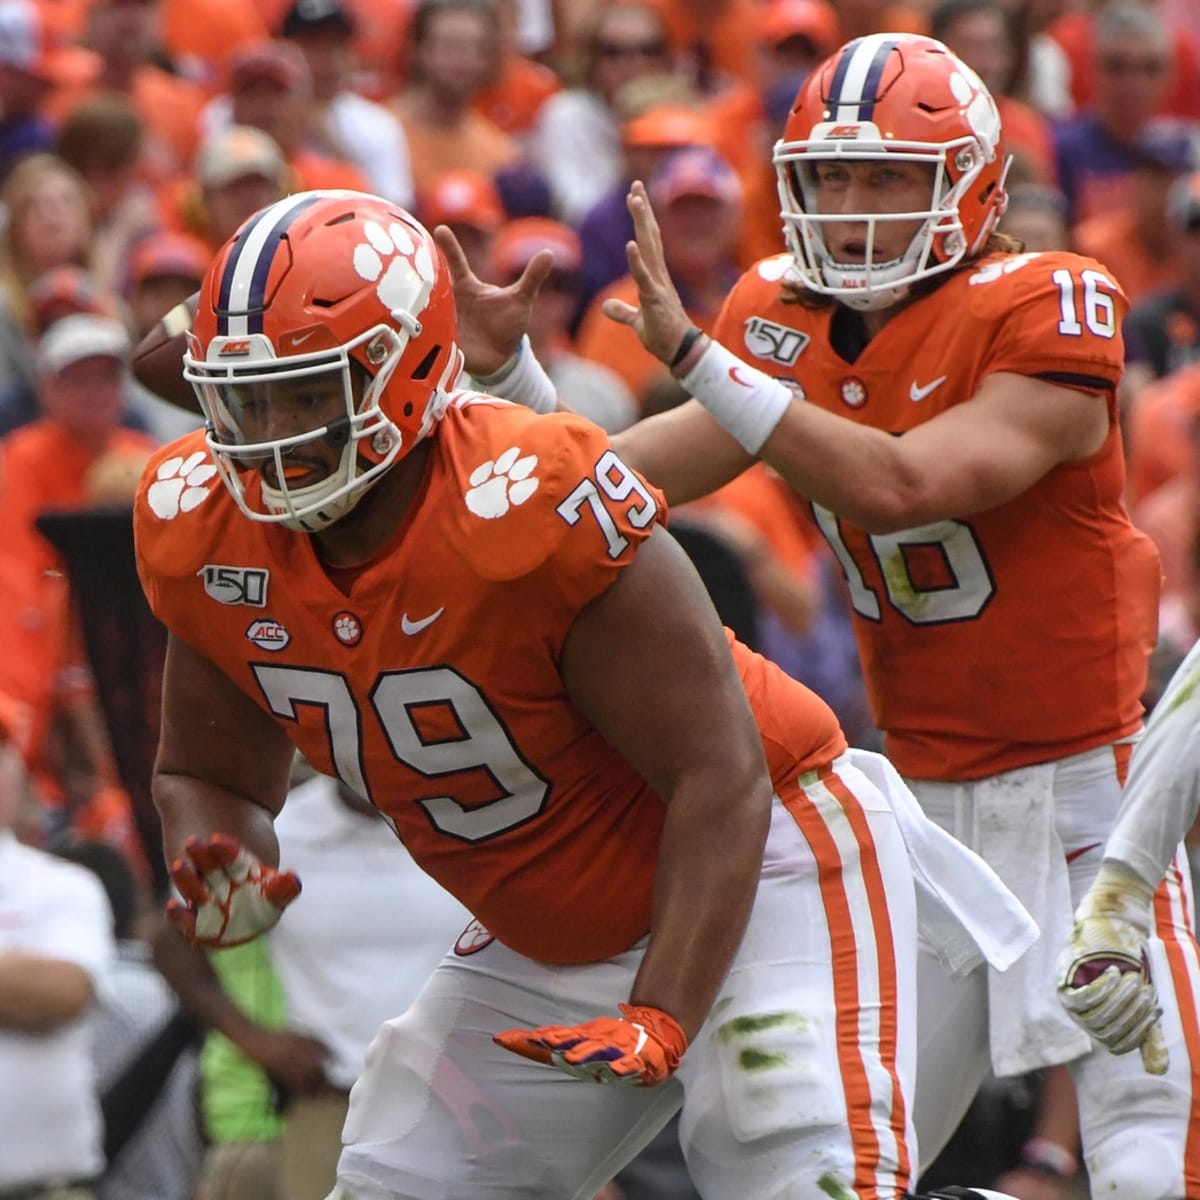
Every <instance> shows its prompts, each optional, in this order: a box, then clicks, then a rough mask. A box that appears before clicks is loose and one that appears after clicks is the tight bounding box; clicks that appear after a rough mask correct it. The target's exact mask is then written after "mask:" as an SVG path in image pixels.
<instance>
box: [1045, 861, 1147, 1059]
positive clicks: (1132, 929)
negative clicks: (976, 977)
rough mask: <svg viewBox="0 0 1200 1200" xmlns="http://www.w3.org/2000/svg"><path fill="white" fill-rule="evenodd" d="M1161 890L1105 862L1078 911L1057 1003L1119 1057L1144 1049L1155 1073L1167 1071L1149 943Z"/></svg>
mask: <svg viewBox="0 0 1200 1200" xmlns="http://www.w3.org/2000/svg"><path fill="white" fill-rule="evenodd" d="M1153 898H1154V889H1153V888H1151V887H1150V885H1149V884H1147V883H1146V882H1145V881H1144V880H1143V879H1142V878H1141V877H1140V876H1138V875H1136V874H1134V872H1133V871H1131V870H1129V868H1128V867H1125V866H1122V865H1121V864H1120V863H1117V862H1115V861H1113V860H1111V859H1105V860H1104V862H1103V863H1102V864H1101V867H1100V871H1099V873H1098V874H1097V876H1096V879H1095V882H1094V883H1093V884H1092V886H1091V888H1089V889H1088V893H1087V895H1086V896H1084V898H1083V902H1082V903H1081V904H1080V905H1079V907H1078V908H1077V909H1076V910H1075V927H1074V929H1072V930H1071V936H1070V938H1068V940H1067V945H1066V948H1065V949H1064V950H1063V952H1062V954H1061V955H1060V956H1059V960H1058V975H1059V984H1058V998H1059V999H1060V1000H1061V1001H1062V1005H1063V1007H1064V1008H1065V1009H1066V1010H1067V1012H1068V1013H1069V1014H1070V1016H1071V1017H1072V1018H1073V1019H1074V1020H1075V1022H1076V1023H1077V1024H1078V1025H1081V1026H1082V1027H1083V1029H1084V1030H1085V1031H1086V1032H1087V1033H1089V1034H1091V1036H1092V1037H1093V1038H1095V1039H1096V1041H1098V1042H1100V1043H1101V1044H1102V1045H1104V1046H1106V1047H1107V1048H1108V1049H1109V1050H1110V1051H1111V1052H1112V1053H1113V1054H1128V1053H1129V1052H1130V1051H1131V1050H1140V1051H1141V1053H1142V1066H1143V1067H1145V1069H1146V1070H1147V1071H1148V1072H1149V1073H1150V1074H1151V1075H1163V1074H1165V1073H1166V1070H1167V1061H1168V1059H1167V1046H1166V1043H1165V1041H1164V1040H1163V1034H1162V1026H1161V1024H1160V1022H1159V1017H1161V1016H1162V1006H1161V1005H1160V1004H1159V1002H1158V992H1157V991H1156V990H1155V988H1154V982H1153V980H1152V979H1151V978H1150V964H1149V959H1148V958H1147V955H1146V939H1147V937H1148V936H1149V933H1150V919H1151V905H1152V901H1153Z"/></svg>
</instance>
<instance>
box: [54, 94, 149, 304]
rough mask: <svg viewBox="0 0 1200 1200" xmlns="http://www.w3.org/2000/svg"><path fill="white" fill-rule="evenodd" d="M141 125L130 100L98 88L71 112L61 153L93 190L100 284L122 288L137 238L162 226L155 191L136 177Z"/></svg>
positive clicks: (94, 254)
mask: <svg viewBox="0 0 1200 1200" xmlns="http://www.w3.org/2000/svg"><path fill="white" fill-rule="evenodd" d="M142 142H143V127H142V122H141V120H140V118H139V117H138V115H137V113H136V111H135V110H134V108H133V105H132V104H131V103H130V102H129V100H128V99H127V98H126V97H125V96H122V95H120V94H118V93H115V92H99V93H97V94H96V95H94V96H92V97H90V98H88V99H86V100H84V101H82V102H81V103H80V104H78V105H77V106H76V107H75V108H73V109H72V110H71V112H70V113H68V114H67V117H66V120H65V121H63V125H62V129H61V130H60V132H59V137H58V146H57V150H58V156H59V157H60V158H61V159H62V160H63V161H64V162H65V163H67V164H68V166H71V167H74V168H75V170H76V171H78V172H79V174H80V175H81V176H82V177H83V179H84V181H85V182H86V183H87V185H88V188H89V189H90V192H91V199H92V219H93V222H94V234H93V240H92V270H93V272H94V273H95V275H96V278H97V279H98V280H99V281H100V284H101V286H102V287H104V288H106V289H108V290H110V291H113V292H117V293H120V292H123V291H124V290H125V285H126V283H127V282H128V279H127V276H126V272H127V268H128V259H129V252H130V249H131V248H132V246H133V244H134V242H136V241H137V240H138V239H139V238H141V237H144V236H145V235H146V234H147V233H148V232H150V231H151V230H152V229H154V228H156V227H157V225H158V211H157V206H156V203H155V197H154V193H153V191H152V190H151V189H150V187H149V186H147V184H146V182H145V181H144V180H143V179H141V178H139V177H138V164H139V162H140V158H141V148H142Z"/></svg>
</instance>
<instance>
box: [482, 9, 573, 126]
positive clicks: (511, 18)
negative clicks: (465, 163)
mask: <svg viewBox="0 0 1200 1200" xmlns="http://www.w3.org/2000/svg"><path fill="white" fill-rule="evenodd" d="M495 8H496V13H497V15H498V17H499V18H500V38H499V41H498V42H497V46H496V55H495V58H494V60H493V64H492V70H491V72H490V75H489V80H488V83H487V85H486V86H485V87H484V88H483V90H482V91H480V92H479V93H478V94H477V95H476V97H475V105H474V107H475V111H476V112H478V113H480V114H481V115H482V116H485V117H486V118H487V119H488V120H489V121H491V122H492V124H493V125H495V126H496V127H497V128H498V129H502V130H503V131H504V132H505V133H509V134H512V135H513V136H514V137H517V138H523V137H524V136H525V135H527V134H528V133H529V132H530V130H532V129H533V126H534V124H535V123H536V122H537V119H538V115H539V113H540V112H541V110H542V105H543V104H545V103H546V101H547V100H548V99H549V98H550V97H551V96H553V95H554V93H555V92H557V91H559V90H560V89H561V88H562V80H560V79H559V77H558V76H557V75H555V73H554V72H553V71H551V70H550V68H549V67H544V66H542V64H541V63H538V62H534V61H533V59H531V58H526V57H525V55H523V54H521V53H520V52H519V50H518V49H517V17H516V6H515V3H514V0H495Z"/></svg>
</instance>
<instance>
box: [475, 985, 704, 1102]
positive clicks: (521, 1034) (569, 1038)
mask: <svg viewBox="0 0 1200 1200" xmlns="http://www.w3.org/2000/svg"><path fill="white" fill-rule="evenodd" d="M618 1007H619V1008H620V1010H621V1012H622V1013H623V1014H624V1016H623V1017H622V1018H621V1019H617V1018H616V1017H597V1018H596V1019H595V1020H594V1021H585V1022H584V1023H583V1024H582V1025H543V1026H542V1027H541V1028H540V1029H506V1030H505V1031H504V1032H503V1033H497V1034H496V1035H495V1036H494V1037H493V1039H492V1040H493V1041H494V1042H495V1043H496V1044H497V1045H498V1046H503V1047H504V1049H505V1050H511V1051H512V1052H513V1053H514V1054H520V1055H521V1056H522V1057H523V1058H531V1059H533V1061H534V1062H539V1063H545V1064H546V1065H547V1066H552V1067H558V1069H559V1070H560V1071H566V1073H567V1074H568V1075H574V1076H575V1077H576V1078H577V1079H590V1080H592V1081H594V1082H595V1083H623V1084H626V1085H631V1086H633V1087H653V1086H654V1085H655V1084H656V1083H662V1082H664V1081H665V1080H667V1079H670V1077H671V1076H672V1075H673V1074H674V1072H675V1068H676V1067H678V1066H679V1060H680V1059H681V1058H682V1057H683V1052H684V1051H685V1050H686V1049H687V1036H686V1035H685V1034H684V1032H683V1030H682V1029H680V1028H679V1023H678V1022H677V1021H676V1020H675V1018H674V1017H672V1016H671V1015H670V1014H669V1013H665V1012H663V1011H662V1009H661V1008H651V1007H649V1006H648V1005H639V1004H621V1005H618Z"/></svg>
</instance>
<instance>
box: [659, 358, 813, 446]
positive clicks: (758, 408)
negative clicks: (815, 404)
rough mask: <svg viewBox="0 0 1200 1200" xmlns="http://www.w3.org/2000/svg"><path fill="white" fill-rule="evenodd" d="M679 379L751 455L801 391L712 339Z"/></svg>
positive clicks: (767, 436)
mask: <svg viewBox="0 0 1200 1200" xmlns="http://www.w3.org/2000/svg"><path fill="white" fill-rule="evenodd" d="M679 382H680V383H682V384H683V386H684V387H685V388H686V389H687V390H688V392H690V393H691V395H693V396H695V397H696V399H697V400H699V401H700V403H701V404H703V405H704V407H705V408H706V409H708V411H709V413H711V414H712V417H713V419H714V420H715V421H716V422H717V424H719V425H720V426H722V428H724V429H725V430H727V431H728V432H729V433H731V434H732V435H733V436H734V438H736V439H737V441H738V442H740V443H741V445H742V446H743V448H744V449H745V450H746V451H747V452H748V453H750V454H754V455H757V454H758V452H759V451H760V450H761V449H762V448H763V443H764V442H765V441H766V440H767V438H769V437H770V436H771V434H772V433H774V431H775V426H776V425H778V424H779V422H780V421H782V420H783V414H784V413H785V412H787V410H788V406H789V405H790V404H791V402H792V397H793V396H794V395H795V396H799V397H800V398H801V399H803V395H804V394H803V392H800V391H799V389H797V390H796V391H795V392H793V391H792V390H791V389H790V388H788V387H786V386H785V385H784V384H782V383H780V382H779V380H778V379H772V378H771V377H770V375H766V374H764V373H763V372H762V371H760V370H758V369H757V368H756V367H752V366H750V365H749V364H748V363H744V362H743V361H742V360H741V359H740V358H738V357H737V355H736V354H733V353H732V352H731V351H729V350H726V349H725V347H724V346H722V345H721V343H720V342H715V341H712V340H710V341H709V343H708V347H707V348H706V349H705V351H704V353H703V354H701V355H700V357H699V359H698V360H697V361H696V365H695V366H694V367H693V368H692V369H691V370H690V371H689V372H688V373H687V374H686V375H684V376H681V377H680V380H679Z"/></svg>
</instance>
